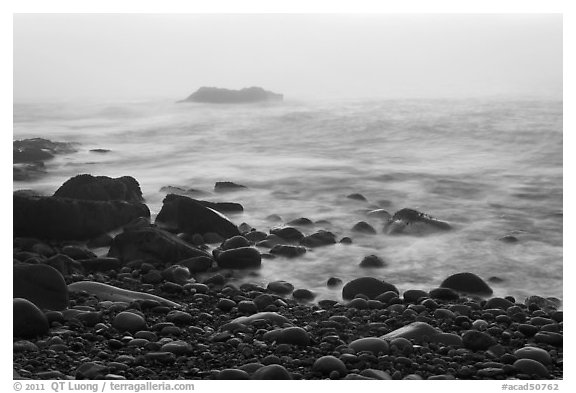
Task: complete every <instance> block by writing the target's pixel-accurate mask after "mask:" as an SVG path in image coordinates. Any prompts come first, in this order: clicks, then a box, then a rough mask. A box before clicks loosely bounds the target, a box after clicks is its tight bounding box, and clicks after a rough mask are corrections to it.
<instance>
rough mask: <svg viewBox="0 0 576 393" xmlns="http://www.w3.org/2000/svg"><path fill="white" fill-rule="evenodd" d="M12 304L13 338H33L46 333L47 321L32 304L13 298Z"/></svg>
mask: <svg viewBox="0 0 576 393" xmlns="http://www.w3.org/2000/svg"><path fill="white" fill-rule="evenodd" d="M12 304H13V306H12V309H13V325H12V331H13V335H14V337H21V338H33V337H36V336H41V335H44V334H46V333H48V329H49V325H48V319H46V316H45V315H44V313H43V312H42V311H40V309H39V308H38V307H37V306H36V305H34V303H32V302H30V301H29V300H26V299H22V298H15V299H13V301H12Z"/></svg>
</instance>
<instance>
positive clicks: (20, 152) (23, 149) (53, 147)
mask: <svg viewBox="0 0 576 393" xmlns="http://www.w3.org/2000/svg"><path fill="white" fill-rule="evenodd" d="M76 151H77V149H76V147H75V144H74V143H66V142H53V141H50V140H48V139H44V138H32V139H22V140H17V141H13V142H12V159H13V162H14V163H15V164H17V163H32V162H38V161H47V160H50V159H52V158H54V156H55V155H57V154H69V153H74V152H76Z"/></svg>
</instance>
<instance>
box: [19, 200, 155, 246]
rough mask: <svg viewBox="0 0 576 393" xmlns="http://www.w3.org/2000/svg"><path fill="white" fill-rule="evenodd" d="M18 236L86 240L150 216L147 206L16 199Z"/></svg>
mask: <svg viewBox="0 0 576 393" xmlns="http://www.w3.org/2000/svg"><path fill="white" fill-rule="evenodd" d="M13 212H14V236H16V237H37V238H41V239H51V240H85V239H90V238H93V237H96V236H98V235H101V234H103V233H105V232H108V231H111V230H113V229H116V228H118V227H120V226H122V225H125V224H127V223H129V222H130V221H132V220H134V219H136V218H138V217H149V216H150V210H148V207H147V206H146V205H145V204H143V203H128V202H124V201H86V200H79V199H70V198H58V197H41V196H30V195H22V194H17V193H15V194H14V196H13Z"/></svg>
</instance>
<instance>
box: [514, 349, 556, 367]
mask: <svg viewBox="0 0 576 393" xmlns="http://www.w3.org/2000/svg"><path fill="white" fill-rule="evenodd" d="M514 356H516V357H517V358H518V359H533V360H536V361H538V362H540V363H542V364H551V363H552V358H551V357H550V354H549V353H548V352H546V351H545V350H544V349H542V348H538V347H524V348H520V349H517V350H516V351H515V352H514Z"/></svg>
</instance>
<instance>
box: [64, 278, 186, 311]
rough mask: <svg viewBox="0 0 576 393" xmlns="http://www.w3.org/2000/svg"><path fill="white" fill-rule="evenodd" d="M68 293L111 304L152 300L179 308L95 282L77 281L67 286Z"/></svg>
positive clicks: (160, 299) (176, 304)
mask: <svg viewBox="0 0 576 393" xmlns="http://www.w3.org/2000/svg"><path fill="white" fill-rule="evenodd" d="M68 290H69V291H70V292H86V293H88V294H90V295H93V296H96V297H97V298H98V299H100V300H110V301H113V302H127V303H130V302H133V301H136V300H143V301H144V300H154V301H157V302H159V303H161V304H163V305H165V306H169V307H174V308H180V305H179V304H178V303H176V302H173V301H171V300H168V299H164V298H163V297H160V296H156V295H152V294H149V293H144V292H136V291H129V290H127V289H122V288H117V287H114V286H112V285H108V284H103V283H100V282H95V281H78V282H74V283H72V284H69V285H68Z"/></svg>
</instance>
